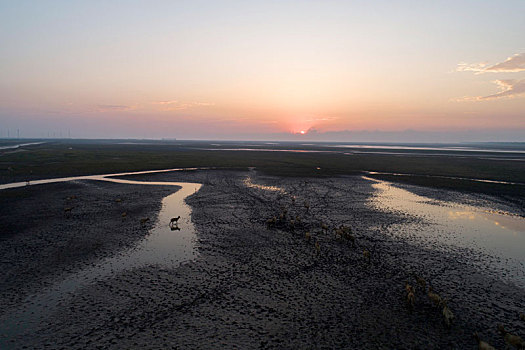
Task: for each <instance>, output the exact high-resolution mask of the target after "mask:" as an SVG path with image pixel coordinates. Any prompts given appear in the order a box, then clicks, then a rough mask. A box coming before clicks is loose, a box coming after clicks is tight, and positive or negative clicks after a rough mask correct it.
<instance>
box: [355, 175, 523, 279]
mask: <svg viewBox="0 0 525 350" xmlns="http://www.w3.org/2000/svg"><path fill="white" fill-rule="evenodd" d="M365 179H368V180H370V181H374V184H373V185H372V186H373V187H374V188H375V189H376V193H375V195H374V196H373V198H372V199H371V201H370V205H371V206H374V207H375V208H377V209H379V210H383V211H387V212H397V213H401V214H403V215H408V216H410V217H414V218H416V219H418V221H417V222H415V223H409V224H403V225H394V226H393V227H391V229H390V231H389V233H391V234H393V235H398V236H404V237H407V238H408V237H414V238H415V241H416V243H418V244H422V245H425V246H428V247H431V248H437V247H439V246H443V245H444V246H458V247H464V248H469V249H474V250H476V251H479V252H483V253H486V254H489V255H491V256H494V257H496V258H497V259H495V261H499V262H500V263H501V264H503V265H505V268H510V269H512V270H513V272H514V274H513V275H512V276H511V277H513V278H514V282H517V283H519V284H522V285H525V218H523V217H520V216H517V215H513V214H510V213H506V212H503V211H495V210H492V209H490V208H483V207H475V206H471V205H464V204H460V203H457V202H448V201H439V200H434V199H430V198H427V197H424V196H419V195H416V194H414V193H411V192H409V191H407V190H404V189H402V188H398V187H395V186H393V185H392V184H391V183H389V182H386V181H380V180H376V179H371V178H367V177H365ZM421 222H422V223H423V224H424V226H423V227H424V229H422V228H421V225H420V224H421Z"/></svg>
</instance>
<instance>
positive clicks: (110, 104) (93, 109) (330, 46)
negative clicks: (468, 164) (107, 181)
mask: <svg viewBox="0 0 525 350" xmlns="http://www.w3.org/2000/svg"><path fill="white" fill-rule="evenodd" d="M524 14H525V1H523V0H516V1H510V0H508V1H505V0H501V1H484V0H472V1H462V0H455V1H447V0H443V1H423V0H422V1H396V0H392V1H330V0H324V1H307V0H305V1H292V0H289V1H287V0H280V1H273V0H266V1H247V0H245V1H200V0H192V1H130V0H128V1H108V0H106V1H97V0H91V1H71V0H69V1H24V0H17V1H10V0H0V137H7V136H8V132H9V136H10V137H13V136H16V135H18V134H20V137H53V136H54V137H67V136H71V137H78V138H177V139H231V140H235V139H240V140H250V139H253V140H274V139H275V140H276V139H283V140H285V139H304V140H308V139H311V140H337V141H367V140H370V141H389V142H395V141H403V142H410V141H413V142H422V141H429V142H438V141H444V142H451V141H525V15H524Z"/></svg>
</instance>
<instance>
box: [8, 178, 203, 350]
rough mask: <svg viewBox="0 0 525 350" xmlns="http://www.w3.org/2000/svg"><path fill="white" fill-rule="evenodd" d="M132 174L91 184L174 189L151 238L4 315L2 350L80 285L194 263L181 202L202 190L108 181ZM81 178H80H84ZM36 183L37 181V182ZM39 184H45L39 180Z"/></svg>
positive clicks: (187, 209) (192, 235)
mask: <svg viewBox="0 0 525 350" xmlns="http://www.w3.org/2000/svg"><path fill="white" fill-rule="evenodd" d="M174 170H182V169H174ZM184 170H188V169H184ZM172 171H173V170H172ZM144 173H147V172H140V174H144ZM130 174H131V173H124V174H111V175H103V176H102V175H101V176H91V177H89V179H90V180H100V181H109V182H116V183H122V184H129V185H135V184H137V185H160V186H177V188H179V189H178V190H177V191H176V192H175V193H172V194H170V195H168V196H166V197H164V198H163V200H162V209H161V210H160V212H159V215H158V218H157V221H156V222H155V223H154V225H153V226H152V228H151V229H150V231H149V234H148V235H147V236H146V237H144V238H143V239H142V240H141V241H139V242H138V243H137V244H136V245H135V246H134V247H132V248H131V249H127V250H125V251H122V252H120V253H117V254H116V255H114V256H111V257H108V258H106V259H102V260H101V261H99V262H98V263H95V264H93V265H91V266H89V267H87V268H85V269H83V270H81V271H79V272H76V273H73V274H71V275H68V276H65V277H63V278H62V279H61V280H59V281H58V282H57V283H55V284H54V285H52V286H51V287H49V288H46V289H45V290H43V291H42V292H41V293H39V294H35V295H30V296H29V297H27V298H26V300H24V302H23V303H22V305H21V306H20V307H19V308H17V309H16V310H13V312H11V313H7V317H8V318H7V319H3V318H2V319H0V335H1V336H0V348H3V346H4V345H6V346H7V345H8V341H9V340H10V339H13V338H16V337H18V336H21V335H23V334H24V333H28V332H31V331H32V330H33V329H35V327H37V326H38V323H39V322H40V321H41V320H42V319H45V318H46V317H47V316H48V315H50V314H51V313H52V312H53V311H54V309H55V308H56V306H58V305H59V304H60V303H62V302H63V301H65V300H66V299H67V298H68V295H69V294H70V293H74V292H75V291H76V290H78V289H79V288H81V287H83V286H87V285H90V284H92V283H94V282H95V281H98V280H103V279H105V278H107V277H110V276H113V275H115V274H118V273H119V272H122V271H125V270H131V269H134V268H139V267H143V266H151V265H155V266H159V267H166V268H174V267H177V266H179V265H180V264H181V263H184V262H187V261H190V260H193V259H194V258H195V257H196V256H197V252H196V249H195V244H196V233H195V227H194V226H193V223H192V222H191V208H190V207H189V206H188V205H187V204H186V203H185V199H186V198H187V197H188V196H190V195H192V194H194V193H196V192H197V191H198V190H199V189H200V188H201V186H202V185H201V184H198V183H188V182H143V181H132V180H123V179H115V178H111V177H109V176H117V175H118V176H121V175H130ZM133 174H136V173H133ZM81 178H82V179H84V178H85V177H81ZM78 179H79V178H63V179H52V180H50V181H51V182H58V181H59V180H61V181H71V180H78ZM35 183H37V182H36V181H35ZM39 183H49V182H46V180H42V181H40V182H39ZM19 184H22V183H19ZM23 185H25V184H23ZM12 187H18V186H13V185H12V184H11V186H9V185H7V186H6V185H3V187H2V186H0V189H2V188H12ZM178 216H180V218H179V219H178V221H177V224H176V225H171V226H170V220H171V218H173V217H178ZM4 317H5V316H4ZM4 336H5V338H4Z"/></svg>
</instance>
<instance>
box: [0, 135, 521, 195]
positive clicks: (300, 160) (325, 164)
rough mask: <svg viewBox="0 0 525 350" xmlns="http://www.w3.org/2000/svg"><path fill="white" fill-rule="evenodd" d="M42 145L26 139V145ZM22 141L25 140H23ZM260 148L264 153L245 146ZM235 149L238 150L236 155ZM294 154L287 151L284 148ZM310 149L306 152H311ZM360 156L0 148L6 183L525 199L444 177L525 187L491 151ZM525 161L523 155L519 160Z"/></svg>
mask: <svg viewBox="0 0 525 350" xmlns="http://www.w3.org/2000/svg"><path fill="white" fill-rule="evenodd" d="M26 141H27V142H37V141H38V140H24V141H23V143H26ZM21 143H22V142H21ZM248 148H249V149H259V150H258V151H250V150H242V149H248ZM232 149H237V150H232ZM283 149H286V150H292V151H293V152H282V151H279V150H283ZM296 151H299V152H296ZM305 151H306V152H305ZM380 151H381V150H379V152H378V153H368V154H363V153H358V152H356V153H354V152H348V151H347V150H342V149H341V148H336V147H335V146H332V145H316V144H313V145H312V144H310V145H300V144H297V143H282V144H279V145H275V144H270V145H269V144H264V145H261V144H260V143H240V142H236V143H224V142H222V143H221V144H220V145H217V144H215V143H213V142H204V141H177V142H160V141H133V142H125V141H115V140H98V141H97V140H54V141H47V142H46V143H43V144H37V145H29V146H25V147H23V148H21V149H15V150H12V149H11V150H3V152H2V151H0V182H2V183H8V182H14V181H24V180H26V179H30V180H35V179H41V178H52V177H64V176H74V175H91V174H106V173H116V172H124V171H139V170H155V169H166V168H179V167H217V168H226V169H246V168H247V167H256V168H257V169H258V170H259V171H262V172H264V173H266V174H270V175H276V176H297V177H319V176H334V175H353V174H360V173H364V172H366V171H375V172H389V173H402V174H411V175H418V176H392V175H373V176H375V177H378V178H383V179H386V180H391V181H399V182H405V183H412V184H417V185H423V186H432V187H440V188H448V189H454V190H460V191H472V192H481V193H487V194H495V195H503V196H510V197H518V198H524V197H525V190H524V188H525V186H523V185H503V184H487V183H479V182H473V181H468V180H458V179H446V178H439V177H434V176H436V175H437V176H450V177H461V178H475V179H486V180H498V181H508V182H515V183H525V162H524V161H523V159H521V160H508V159H507V158H508V156H507V155H505V156H506V157H507V158H505V157H503V156H502V155H500V154H499V155H498V154H491V153H490V152H487V153H483V152H481V153H476V154H474V155H472V154H465V153H464V152H455V153H454V155H449V154H442V153H443V152H441V153H440V152H436V151H435V150H427V151H417V152H416V151H413V150H404V151H402V152H397V153H395V154H385V153H382V152H380ZM514 156H516V157H523V155H521V154H517V155H514Z"/></svg>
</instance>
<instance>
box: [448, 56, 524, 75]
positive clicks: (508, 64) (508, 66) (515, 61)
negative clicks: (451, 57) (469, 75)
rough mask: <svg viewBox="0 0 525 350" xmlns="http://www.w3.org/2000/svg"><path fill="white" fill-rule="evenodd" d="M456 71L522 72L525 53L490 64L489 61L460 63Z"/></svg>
mask: <svg viewBox="0 0 525 350" xmlns="http://www.w3.org/2000/svg"><path fill="white" fill-rule="evenodd" d="M456 71H459V72H475V73H476V74H482V73H502V72H521V71H525V53H518V54H515V55H514V56H511V57H509V58H507V59H506V60H505V61H503V62H500V63H496V64H494V65H489V64H488V63H487V62H481V63H474V64H469V63H464V62H462V63H459V64H458V67H457V68H456Z"/></svg>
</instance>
